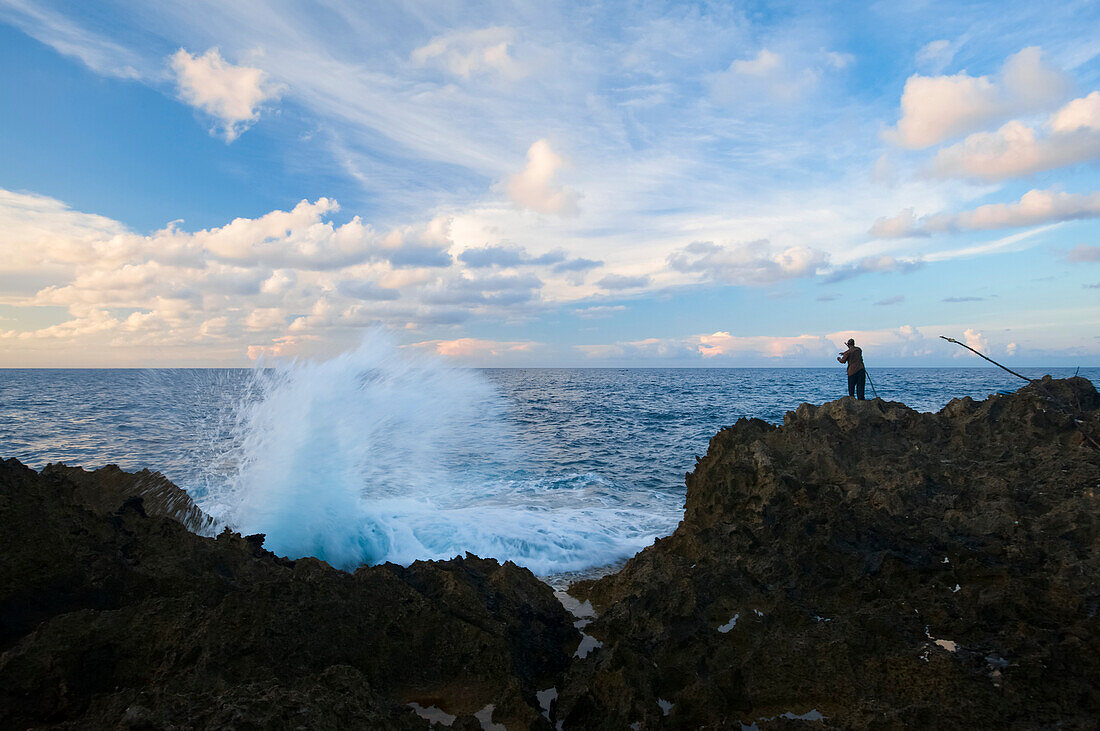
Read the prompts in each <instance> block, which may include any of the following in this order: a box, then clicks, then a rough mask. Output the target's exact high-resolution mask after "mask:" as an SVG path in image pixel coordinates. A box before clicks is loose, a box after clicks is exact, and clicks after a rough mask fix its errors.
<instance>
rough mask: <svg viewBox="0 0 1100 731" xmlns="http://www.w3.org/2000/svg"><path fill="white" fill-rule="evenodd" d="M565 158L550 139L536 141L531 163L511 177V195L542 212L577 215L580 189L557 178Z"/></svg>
mask: <svg viewBox="0 0 1100 731" xmlns="http://www.w3.org/2000/svg"><path fill="white" fill-rule="evenodd" d="M563 165H564V162H563V161H562V159H561V157H559V156H558V154H557V153H555V152H554V150H553V149H552V148H551V147H550V142H549V141H548V140H545V139H542V140H538V141H537V142H535V143H534V144H533V145H531V147H530V148H529V149H528V150H527V167H525V168H524V169H523V171H522V172H520V173H519V174H517V175H515V176H513V177H512V178H511V180H509V181H508V195H509V196H510V197H511V198H512V201H513V202H515V204H516V205H517V206H519V207H521V208H528V209H530V210H532V211H538V212H539V213H549V214H557V215H560V216H575V215H576V214H577V210H578V209H577V193H576V192H575V191H572V190H570V189H569V188H564V187H562V186H561V185H558V184H557V183H556V182H555V181H554V178H555V176H556V175H557V174H558V171H559V170H561V169H562V167H563Z"/></svg>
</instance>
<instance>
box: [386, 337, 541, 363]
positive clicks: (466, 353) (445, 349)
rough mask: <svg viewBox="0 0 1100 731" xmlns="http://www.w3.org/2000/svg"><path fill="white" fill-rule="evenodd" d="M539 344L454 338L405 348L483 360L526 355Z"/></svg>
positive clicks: (523, 341) (522, 341) (450, 356)
mask: <svg viewBox="0 0 1100 731" xmlns="http://www.w3.org/2000/svg"><path fill="white" fill-rule="evenodd" d="M539 345H541V343H537V342H534V341H532V340H521V341H499V340H479V339H477V338H456V339H454V340H424V341H421V342H419V343H412V344H410V345H409V346H407V347H410V348H420V349H423V350H430V351H433V352H435V353H437V354H438V355H442V356H446V357H449V358H466V359H469V358H485V357H488V356H492V357H498V356H502V355H507V354H510V353H528V352H530V351H531V350H532V349H534V348H536V347H538V346H539Z"/></svg>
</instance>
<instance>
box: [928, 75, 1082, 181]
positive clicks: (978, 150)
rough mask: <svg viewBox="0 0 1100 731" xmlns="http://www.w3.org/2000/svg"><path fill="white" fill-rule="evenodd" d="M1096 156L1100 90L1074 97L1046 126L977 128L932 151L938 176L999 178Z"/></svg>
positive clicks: (1010, 124) (1019, 124) (1011, 124)
mask: <svg viewBox="0 0 1100 731" xmlns="http://www.w3.org/2000/svg"><path fill="white" fill-rule="evenodd" d="M1097 159H1100V91H1094V92H1092V93H1091V94H1089V95H1088V96H1086V97H1081V98H1080V99H1074V100H1073V101H1071V102H1070V103H1069V104H1067V105H1065V106H1064V107H1062V108H1061V109H1059V110H1058V111H1057V112H1055V113H1054V114H1052V115H1051V116H1050V119H1049V120H1048V121H1047V123H1046V125H1045V129H1036V128H1035V127H1031V126H1029V125H1027V124H1024V123H1023V122H1020V121H1018V120H1013V121H1011V122H1008V123H1007V124H1005V125H1004V126H1002V127H1001V128H1000V129H998V130H996V131H995V132H978V133H975V134H972V135H970V136H969V137H967V138H966V139H965V140H963V141H962V142H960V143H958V144H955V145H952V146H950V147H947V148H944V149H942V150H940V151H939V152H938V153H936V158H935V161H934V162H933V163H932V172H933V174H935V175H938V176H941V177H969V178H975V179H978V180H990V181H994V180H1003V179H1005V178H1011V177H1016V176H1020V175H1030V174H1032V173H1037V172H1041V171H1043V170H1051V169H1054V168H1059V167H1064V166H1066V165H1074V164H1077V163H1082V162H1089V161H1092V160H1097Z"/></svg>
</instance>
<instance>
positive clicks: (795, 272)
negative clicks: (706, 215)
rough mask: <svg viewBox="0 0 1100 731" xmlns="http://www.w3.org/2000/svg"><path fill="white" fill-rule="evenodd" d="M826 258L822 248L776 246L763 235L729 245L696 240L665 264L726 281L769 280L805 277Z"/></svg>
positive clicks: (821, 265)
mask: <svg viewBox="0 0 1100 731" xmlns="http://www.w3.org/2000/svg"><path fill="white" fill-rule="evenodd" d="M827 262H828V257H827V256H826V255H825V253H824V252H821V251H817V250H816V249H811V248H807V247H804V246H792V247H788V248H785V249H779V250H776V249H775V248H774V247H772V246H771V244H770V243H769V242H768V241H767V240H766V239H759V240H756V241H749V242H746V243H740V244H733V245H730V246H722V245H720V244H715V243H713V242H710V241H696V242H694V243H691V244H688V245H687V246H685V247H683V248H682V249H679V250H677V251H675V252H673V253H672V254H671V255H669V257H668V265H669V267H671V268H672V269H673V270H675V271H678V272H683V273H697V274H701V275H703V277H704V278H706V279H712V280H715V281H719V282H725V283H729V284H773V283H775V282H778V281H781V280H784V279H792V278H797V277H808V276H812V275H814V274H815V273H817V271H818V270H819V269H822V268H824V267H825V265H826V264H827Z"/></svg>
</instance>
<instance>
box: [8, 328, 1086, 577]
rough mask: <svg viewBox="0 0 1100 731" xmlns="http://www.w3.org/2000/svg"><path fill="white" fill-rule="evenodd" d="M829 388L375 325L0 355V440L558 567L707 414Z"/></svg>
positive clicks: (970, 390) (352, 539)
mask: <svg viewBox="0 0 1100 731" xmlns="http://www.w3.org/2000/svg"><path fill="white" fill-rule="evenodd" d="M1022 372H1023V373H1024V374H1025V375H1028V376H1032V377H1039V376H1041V375H1043V374H1044V373H1047V372H1049V373H1051V375H1054V376H1056V377H1066V376H1070V375H1073V373H1074V369H1053V370H1052V369H1022ZM869 373H870V375H871V378H872V379H873V382H874V385H875V386H876V387H877V389H878V393H879V395H880V396H882V397H883V398H886V399H889V400H894V401H902V402H904V403H906V404H908V405H909V406H911V407H913V408H915V409H918V410H921V411H934V410H937V409H939V408H941V407H943V406H944V405H945V404H946V403H947V402H948V401H950V400H951V399H952V398H956V397H962V396H970V397H972V398H975V399H981V398H985V397H986V396H988V395H989V394H991V393H995V392H997V391H999V390H1015V389H1017V388H1019V387H1020V385H1022V383H1023V382H1022V381H1020V380H1019V379H1017V378H1014V377H1012V376H1011V375H1009V374H1008V373H1005V372H1004V371H1002V370H999V369H996V368H882V369H869ZM1080 375H1082V376H1085V377H1087V378H1090V379H1092V380H1093V381H1094V382H1096V381H1097V378H1098V377H1100V368H1082V369H1081V371H1080ZM846 393H847V385H846V380H845V376H844V371H843V368H842V367H840V366H838V367H836V368H774V369H768V368H751V369H741V368H737V369H717V368H715V369H678V368H677V369H669V368H632V369H586V368H525V369H484V370H464V369H457V368H452V367H450V366H448V365H446V364H443V363H441V362H438V361H436V360H432V359H426V358H410V357H409V356H407V355H406V354H404V353H402V352H399V351H397V350H395V349H393V348H391V347H388V346H386V345H384V344H379V343H374V344H371V343H367V344H365V345H364V346H363V347H362V348H360V349H359V350H358V351H355V352H353V353H348V354H345V355H342V356H340V357H338V358H336V359H334V360H331V361H327V362H323V363H297V364H291V365H284V366H279V367H273V368H260V369H255V370H248V369H179V370H177V369H151V370H127V369H119V370H17V369H13V370H0V457H3V458H8V457H15V458H17V459H19V460H20V461H21V462H23V463H25V464H27V465H28V466H31V467H34V468H41V467H43V466H44V465H46V464H47V463H50V462H64V463H66V464H70V465H81V466H83V467H85V468H89V469H91V468H96V467H100V466H103V465H106V464H112V463H113V464H117V465H119V466H120V467H122V468H123V469H126V470H138V469H142V468H148V469H150V470H156V471H160V472H162V473H164V474H165V475H166V476H168V477H169V479H171V480H172V481H173V482H175V483H176V484H177V485H179V486H180V487H182V488H183V489H185V490H187V491H188V493H190V494H191V496H192V497H193V498H194V499H195V500H196V502H197V503H198V504H199V506H200V507H202V508H203V509H204V510H206V511H207V512H209V513H211V514H212V515H214V516H215V518H216V519H217V520H218V522H219V528H220V527H224V526H229V527H232V528H233V529H235V530H240V531H241V532H243V533H265V534H266V535H267V543H266V545H267V547H268V548H269V549H271V550H273V551H275V552H276V553H280V554H285V555H289V556H292V557H296V556H305V555H314V556H318V557H321V558H324V559H325V560H327V561H329V562H330V563H333V564H334V565H337V566H341V567H344V568H351V567H354V566H356V565H359V564H362V563H377V562H381V561H394V562H398V563H408V562H410V561H413V560H415V559H442V558H450V557H452V556H454V555H459V554H462V553H463V552H466V551H469V552H471V553H474V554H477V555H480V556H492V557H495V558H498V559H500V560H512V561H515V562H516V563H519V564H521V565H524V566H527V567H529V568H531V569H532V571H534V572H535V573H536V574H539V575H542V576H550V577H559V578H560V577H568V576H573V575H577V574H578V573H581V574H583V573H584V572H586V571H588V570H590V569H592V568H593V567H600V566H608V565H614V564H615V563H616V562H620V561H622V560H623V559H625V558H627V557H629V556H631V555H633V554H634V553H636V552H637V551H638V550H640V549H641V548H643V547H644V546H646V545H648V544H649V543H651V542H652V541H653V539H654V538H656V537H659V536H662V535H667V534H669V533H671V532H672V530H673V529H675V527H676V524H677V523H678V522H679V520H680V517H681V514H682V510H683V499H684V494H685V487H684V475H685V473H686V472H688V471H689V470H691V469H692V467H693V465H694V463H695V457H696V455H700V456H701V455H703V454H705V453H706V450H707V444H708V442H709V440H710V438H711V437H712V436H713V435H714V434H715V433H716V432H717V431H718V430H719V429H721V428H722V427H724V426H727V425H729V424H732V423H733V422H735V421H736V420H737V419H738V418H740V417H743V416H748V417H757V418H761V419H765V420H767V421H770V422H775V423H781V422H782V420H783V414H784V413H785V412H786V411H788V410H792V409H794V408H796V407H797V406H798V405H799V404H800V403H803V402H810V403H822V402H825V401H829V400H832V399H835V398H838V397H840V396H844V395H846ZM867 393H868V396H871V387H870V385H868V389H867Z"/></svg>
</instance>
